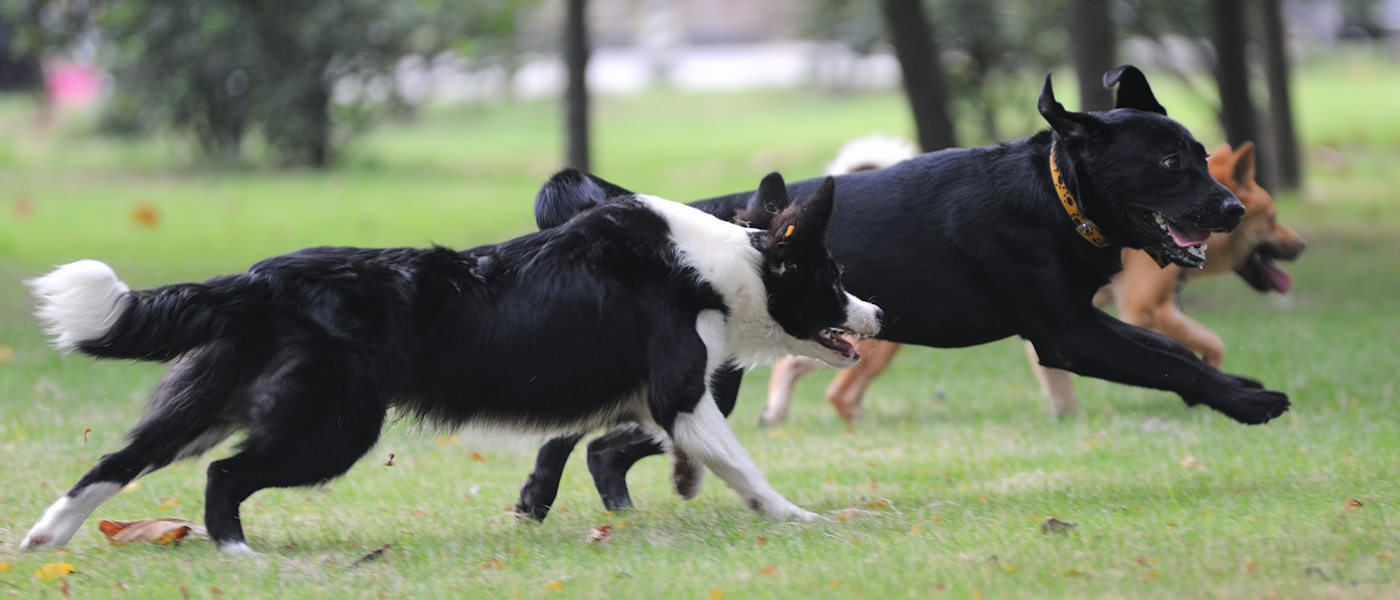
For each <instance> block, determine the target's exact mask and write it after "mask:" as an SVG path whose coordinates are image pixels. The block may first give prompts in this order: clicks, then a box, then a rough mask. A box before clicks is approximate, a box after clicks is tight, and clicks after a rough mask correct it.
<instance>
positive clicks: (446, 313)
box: [24, 176, 847, 547]
mask: <svg viewBox="0 0 1400 600" xmlns="http://www.w3.org/2000/svg"><path fill="white" fill-rule="evenodd" d="M567 177H568V176H565V179H567ZM555 181H559V179H556V180H555ZM570 181H572V182H573V183H579V182H582V183H590V182H589V180H587V179H583V178H579V179H573V180H570ZM594 188H595V189H594V190H592V191H590V192H589V193H590V194H597V193H599V192H601V190H602V189H604V188H603V187H599V186H596V185H595V186H594ZM776 190H777V191H778V192H780V193H782V194H784V199H783V204H787V202H786V197H785V194H786V192H785V189H784V187H783V186H782V184H781V179H779V180H778V185H777V187H776ZM565 191H567V190H565ZM829 192H830V190H829V189H828V193H827V195H826V197H825V198H820V197H819V198H816V199H814V200H812V201H808V202H805V203H801V204H798V205H793V206H791V207H790V210H787V211H785V212H783V213H782V214H780V215H778V216H777V217H776V221H777V222H781V223H784V224H793V225H795V227H797V228H798V229H801V230H805V231H807V234H806V235H803V236H791V237H783V236H779V235H778V234H776V233H765V232H759V231H754V232H749V233H744V232H742V231H740V230H738V229H737V228H734V229H733V231H734V233H735V234H736V235H734V236H732V237H731V239H733V240H737V241H735V242H733V243H734V244H736V247H739V248H745V247H753V248H756V249H757V250H758V251H759V255H760V256H761V257H762V260H761V261H760V262H758V263H757V264H750V263H749V262H744V263H743V264H742V266H741V267H739V268H740V269H741V270H742V269H747V271H742V272H747V273H749V275H748V276H747V277H748V279H745V280H744V281H751V282H754V283H753V284H749V283H745V284H744V285H747V286H749V287H748V288H747V289H756V282H758V281H762V282H764V283H765V284H766V285H767V288H766V293H767V295H769V296H770V297H775V298H784V299H785V300H784V301H783V303H782V305H781V306H777V305H775V310H788V311H791V313H792V314H790V315H783V316H782V318H781V319H777V318H776V315H774V314H768V315H767V316H766V317H762V316H760V317H759V318H766V319H768V321H766V322H768V323H773V322H774V321H777V322H778V323H779V324H780V325H781V327H782V328H783V329H785V330H788V331H793V332H798V333H803V334H804V335H811V333H812V332H816V331H820V330H824V329H827V328H831V327H844V326H846V323H845V321H846V318H847V315H846V303H847V297H846V296H845V293H844V292H843V291H841V288H840V283H839V280H838V273H837V272H836V270H835V267H834V266H833V265H832V263H831V261H830V258H829V256H828V255H827V253H826V250H825V247H824V245H823V244H824V235H825V229H826V222H827V220H828V218H829V213H830V193H829ZM573 198H574V199H575V200H577V199H579V198H585V199H588V200H589V201H590V202H591V204H590V205H589V206H586V207H582V208H580V209H579V210H578V211H576V213H577V214H576V216H574V217H573V218H572V220H570V221H569V222H568V223H567V224H565V225H562V226H560V227H556V228H551V229H548V230H546V231H542V232H539V233H535V234H531V235H527V236H524V237H520V238H517V239H514V240H511V241H507V242H505V243H501V244H497V245H490V246H481V247H478V248H473V249H470V250H464V251H460V252H459V251H454V250H450V249H447V248H440V247H439V248H430V249H409V248H398V249H360V248H330V247H322V248H311V249H307V250H302V251H299V252H294V253H292V254H288V255H285V256H279V257H275V258H271V259H267V260H264V261H262V262H260V263H258V264H256V265H254V266H253V267H252V268H250V269H249V270H248V272H247V273H245V274H241V275H231V276H225V277H216V278H214V279H210V280H208V281H206V282H204V283H198V284H178V285H171V286H165V287H161V288H157V289H154V290H146V291H136V292H130V293H127V294H126V295H125V300H124V304H118V305H117V306H118V308H114V309H113V310H114V311H120V312H119V313H115V314H119V317H118V319H117V320H116V322H115V325H113V326H112V327H111V328H110V329H109V330H108V331H107V332H106V333H105V334H104V335H102V337H100V338H99V339H95V340H89V341H86V342H82V343H80V344H79V349H80V350H81V351H82V352H84V353H87V354H90V355H93V356H98V357H104V358H127V359H137V360H170V359H177V362H176V363H175V365H174V366H173V368H172V369H171V370H170V371H169V372H168V373H167V374H166V375H165V376H164V378H163V379H162V380H161V382H160V384H159V385H158V387H157V388H156V390H155V392H154V393H153V395H152V400H151V406H150V409H149V411H148V414H147V415H146V416H145V417H144V418H143V419H142V421H141V422H140V423H139V424H138V425H137V426H136V427H135V428H133V429H132V430H131V432H130V434H129V437H130V443H129V445H128V446H126V447H125V448H123V449H122V450H120V451H118V452H115V453H112V454H108V455H106V456H104V457H103V458H102V460H101V461H100V462H99V463H98V464H97V465H96V466H94V467H93V468H92V469H91V470H90V471H89V472H88V473H87V474H86V475H85V476H84V477H83V478H82V480H81V481H80V482H79V483H78V484H77V486H75V487H74V488H73V490H72V491H71V492H69V494H68V498H70V499H72V498H77V497H79V496H80V494H81V493H82V492H83V490H84V488H86V487H87V486H89V485H93V484H98V483H114V484H117V485H125V484H126V483H127V482H129V481H131V480H133V479H135V478H136V477H138V476H140V474H142V473H144V472H148V471H150V470H154V469H158V468H160V467H162V466H165V465H167V464H169V463H170V462H172V461H174V460H177V459H180V458H185V457H189V456H194V455H198V454H200V453H202V452H204V451H205V450H207V449H209V448H210V447H212V446H214V445H216V444H217V443H218V442H219V441H221V440H222V439H224V438H226V437H227V436H229V435H231V434H232V433H234V432H236V431H240V430H242V431H246V432H247V437H246V439H245V440H244V441H243V442H242V443H241V444H240V446H239V450H238V453H237V454H235V455H234V456H232V457H230V458H227V459H223V460H219V461H215V462H214V463H212V464H211V465H210V466H209V470H208V487H207V489H206V502H205V523H206V525H207V526H208V530H209V534H210V537H211V538H212V539H213V540H214V541H215V542H217V543H219V544H220V545H221V546H228V545H237V544H241V543H242V542H243V541H244V533H243V528H242V525H241V523H240V520H239V504H240V503H241V502H242V501H243V500H245V499H246V498H247V497H248V496H249V495H251V494H253V493H254V492H256V491H258V490H260V489H264V488H268V487H288V486H301V485H313V484H317V483H320V482H324V481H327V480H330V479H332V478H335V477H338V476H340V475H341V474H343V473H345V472H346V470H348V469H349V468H350V467H351V465H353V464H354V463H355V461H356V460H358V459H359V458H360V457H361V456H363V455H364V454H365V453H366V452H368V451H369V450H370V448H371V447H372V446H373V445H374V444H375V442H376V441H377V440H378V438H379V435H380V430H381V427H382V425H383V423H384V420H385V418H386V414H387V411H388V410H389V409H390V408H391V407H396V408H397V409H398V410H399V411H401V412H403V413H405V414H407V415H412V416H416V417H417V418H420V419H423V420H427V421H431V422H438V423H443V424H448V425H455V424H461V423H467V422H473V423H481V424H485V425H488V426H491V425H496V426H501V427H504V428H506V429H524V430H531V431H545V432H565V433H567V432H585V431H588V430H591V429H594V428H596V427H599V426H610V425H615V424H618V423H623V422H633V421H634V420H637V419H643V418H644V419H645V420H646V421H650V422H654V423H656V424H658V425H659V426H660V427H661V428H662V429H663V430H664V431H665V432H666V433H667V434H669V433H671V431H672V426H673V423H675V420H676V419H677V415H679V414H682V413H689V412H691V411H693V410H695V409H696V406H697V403H698V402H700V401H701V400H702V395H704V394H705V393H706V392H707V391H709V390H710V388H711V387H713V385H714V383H715V382H716V381H719V380H711V379H710V377H711V376H712V375H713V373H712V372H711V371H710V369H712V368H713V367H710V366H707V356H706V354H707V351H708V350H707V348H708V347H709V346H707V344H708V343H709V342H704V341H702V340H701V338H700V334H699V333H697V315H699V314H700V313H701V312H702V311H719V312H721V313H722V314H724V315H731V314H732V311H733V310H734V309H733V308H732V307H731V306H729V305H727V304H726V299H725V297H724V296H723V294H722V293H721V292H720V291H718V288H716V287H714V284H716V280H714V279H711V278H709V277H710V276H708V275H706V274H704V273H702V272H700V271H698V270H697V269H696V268H695V267H693V266H691V265H692V264H693V263H688V262H686V260H685V257H684V256H682V253H681V248H680V247H678V246H677V243H678V242H674V241H673V238H672V234H673V233H674V230H673V228H672V226H671V222H670V221H668V220H667V219H668V218H669V217H666V216H664V215H663V214H662V213H660V212H658V211H657V209H656V206H658V205H657V204H656V201H655V200H647V199H642V198H640V197H636V196H632V195H621V196H614V197H611V198H610V199H606V200H605V199H602V198H594V197H590V196H587V195H576V196H573ZM668 210H672V209H668ZM679 210H681V211H689V210H690V209H684V208H680V209H679ZM668 214H669V213H668ZM693 218H695V219H699V222H700V223H701V224H702V225H700V226H701V227H709V226H710V225H707V224H708V223H713V224H714V226H715V227H719V228H721V229H724V228H733V226H732V225H725V224H722V223H720V222H718V221H712V220H710V218H709V217H707V216H704V215H700V214H698V213H696V214H695V216H694V217H693ZM707 239H708V238H707ZM714 249H717V248H716V247H701V248H690V249H689V251H690V252H692V254H691V255H690V256H692V257H694V256H695V255H696V254H701V253H705V252H707V251H710V250H714ZM736 252H743V251H742V250H739V251H736ZM735 255H736V256H737V255H738V254H737V253H736V254H735ZM744 260H746V261H748V260H751V259H744ZM726 264H727V263H726ZM104 268H105V267H104ZM784 269H787V270H788V271H794V270H796V271H798V272H801V273H803V274H804V276H803V277H800V278H799V277H793V276H774V275H773V273H778V272H780V271H782V270H784ZM60 271H61V270H60ZM716 272H720V273H728V271H724V267H720V268H719V269H718V270H717V271H716ZM113 281H114V285H115V284H116V283H115V280H113ZM725 284H726V285H728V284H729V282H727V281H726V282H725ZM794 286H805V288H806V289H805V291H804V290H800V289H794ZM833 289H834V290H836V292H839V294H834V293H833V292H832V290H833ZM757 293H760V294H762V293H765V290H758V292H757ZM809 296H810V298H808V297H809ZM744 310H748V311H749V312H748V313H746V314H752V310H749V309H744ZM772 327H773V329H774V330H775V331H776V329H777V328H778V325H772ZM777 337H781V335H778V336H777ZM771 344H773V345H771V346H764V347H762V348H757V349H755V348H746V349H744V350H742V351H743V352H761V353H768V352H773V351H779V352H781V351H782V350H779V349H780V348H782V346H780V345H776V344H778V342H776V341H774V342H771ZM731 351H734V352H738V351H739V350H737V349H731ZM730 360H753V359H752V358H751V357H745V356H740V355H732V356H731V357H730ZM728 368H729V369H732V368H733V367H732V366H730V367H728ZM735 384H736V385H737V380H736V381H735ZM715 391H716V392H718V393H721V394H724V395H725V399H724V400H722V401H721V402H720V403H719V404H720V408H721V409H722V410H723V411H725V412H727V411H728V410H729V409H730V408H732V392H731V391H730V390H728V389H727V388H725V387H724V386H719V389H718V390H715ZM713 393H714V392H712V394H713ZM643 395H644V400H639V398H642V397H643ZM638 402H643V403H642V404H638ZM725 402H728V404H725ZM639 411H641V412H639ZM630 431H634V432H640V430H630ZM640 435H642V436H643V437H645V438H646V440H647V443H648V444H649V445H648V446H647V448H648V453H650V452H651V449H652V448H653V447H655V446H658V445H659V442H657V441H656V440H654V439H653V438H652V436H653V435H655V433H640ZM574 439H575V440H576V439H577V438H574ZM570 447H572V444H570ZM566 458H567V449H565V451H564V453H563V455H562V456H555V457H553V459H555V460H559V459H566ZM543 462H544V460H543V459H542V463H543ZM626 464H627V465H628V466H630V464H631V463H630V462H628V463H626ZM623 471H624V472H625V467H624V468H623ZM619 481H621V479H620V478H619ZM541 485H544V486H545V487H546V488H548V493H547V494H542V495H540V496H538V497H537V499H536V500H535V502H536V503H538V504H540V505H542V506H545V507H546V509H547V506H548V504H550V503H551V502H552V500H553V494H554V490H555V489H557V486H558V477H557V475H556V476H553V477H552V479H550V478H546V480H542V481H541ZM764 485H766V483H765V484H764ZM622 486H623V487H622V488H621V492H620V493H621V494H622V496H623V497H625V496H626V488H625V483H622ZM522 504H524V502H523V501H522ZM56 506H60V505H56ZM541 518H542V515H541ZM54 529H59V528H55V527H52V526H47V529H46V528H44V527H40V526H36V527H35V530H34V531H32V532H31V534H32V537H26V539H25V542H24V544H25V546H26V547H30V546H31V545H33V546H35V547H42V546H44V545H46V544H55V543H57V544H61V543H63V542H65V541H66V540H67V538H66V537H62V536H63V532H59V533H57V534H55V533H53V530H54ZM67 535H71V532H68V533H67ZM58 538H62V539H58Z"/></svg>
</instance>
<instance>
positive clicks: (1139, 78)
mask: <svg viewBox="0 0 1400 600" xmlns="http://www.w3.org/2000/svg"><path fill="white" fill-rule="evenodd" d="M1114 85H1117V86H1118V103H1117V104H1116V105H1115V106H1114V108H1136V109H1138V110H1145V111H1147V112H1155V113H1157V114H1159V115H1165V114H1167V109H1165V108H1162V105H1161V104H1158V103H1157V97H1156V96H1154V95H1152V86H1150V85H1147V76H1146V75H1143V74H1142V71H1139V70H1138V68H1137V67H1134V66H1132V65H1123V66H1121V67H1118V68H1116V69H1114V70H1112V71H1109V72H1107V73H1104V74H1103V86H1104V87H1106V88H1112V87H1113V86H1114Z"/></svg>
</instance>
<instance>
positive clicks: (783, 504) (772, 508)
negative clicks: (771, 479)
mask: <svg viewBox="0 0 1400 600" xmlns="http://www.w3.org/2000/svg"><path fill="white" fill-rule="evenodd" d="M749 507H750V508H755V507H757V509H758V510H762V511H763V513H764V514H766V515H768V516H770V517H773V518H775V519H789V520H793V521H815V520H817V519H819V518H821V516H820V515H818V514H817V513H814V512H811V511H809V510H807V509H804V508H802V507H801V506H798V505H796V504H793V503H792V502H790V501H789V500H788V499H787V498H783V497H781V496H779V497H778V498H774V499H769V500H760V499H753V500H749Z"/></svg>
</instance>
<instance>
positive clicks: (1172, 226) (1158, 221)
mask: <svg viewBox="0 0 1400 600" xmlns="http://www.w3.org/2000/svg"><path fill="white" fill-rule="evenodd" d="M1147 213H1148V214H1149V215H1150V217H1149V218H1150V219H1151V221H1152V223H1151V225H1150V227H1152V228H1153V229H1155V232H1154V233H1155V236H1154V237H1156V238H1157V243H1156V248H1155V249H1156V250H1157V252H1158V253H1160V254H1161V255H1162V256H1163V257H1164V258H1166V259H1167V260H1170V261H1171V262H1174V263H1176V264H1178V265H1181V266H1183V267H1192V268H1196V267H1200V266H1201V265H1203V264H1205V262H1206V240H1207V239H1210V230H1208V229H1199V228H1196V227H1191V226H1189V225H1186V224H1185V223H1183V222H1181V221H1180V220H1172V219H1169V218H1167V217H1166V216H1165V215H1163V214H1162V213H1159V212H1157V211H1147Z"/></svg>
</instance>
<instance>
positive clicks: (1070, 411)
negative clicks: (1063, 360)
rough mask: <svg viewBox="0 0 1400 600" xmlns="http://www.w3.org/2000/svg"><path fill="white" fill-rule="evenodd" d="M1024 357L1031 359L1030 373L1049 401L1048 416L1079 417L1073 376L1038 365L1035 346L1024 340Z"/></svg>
mask: <svg viewBox="0 0 1400 600" xmlns="http://www.w3.org/2000/svg"><path fill="white" fill-rule="evenodd" d="M1026 357H1027V358H1029V359H1031V373H1033V374H1035V380H1036V381H1038V382H1040V392H1041V393H1042V394H1045V398H1046V399H1047V400H1049V401H1050V414H1051V415H1052V416H1055V417H1077V416H1079V403H1078V402H1077V401H1075V399H1074V376H1073V375H1072V374H1071V373H1070V372H1069V371H1063V370H1060V369H1052V368H1050V367H1046V366H1043V365H1041V364H1040V356H1039V355H1037V354H1036V353H1035V345H1034V344H1032V343H1030V340H1026Z"/></svg>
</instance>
